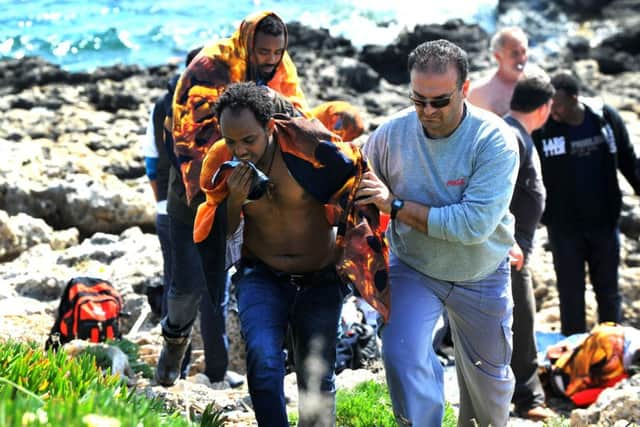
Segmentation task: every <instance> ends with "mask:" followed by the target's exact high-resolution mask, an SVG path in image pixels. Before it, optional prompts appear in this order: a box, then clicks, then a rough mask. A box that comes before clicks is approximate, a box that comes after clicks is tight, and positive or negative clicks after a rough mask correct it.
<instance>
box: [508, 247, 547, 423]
mask: <svg viewBox="0 0 640 427" xmlns="http://www.w3.org/2000/svg"><path fill="white" fill-rule="evenodd" d="M528 259H529V255H528V254H527V255H526V258H525V264H524V266H523V267H522V269H520V271H518V270H516V269H515V268H514V267H511V293H512V295H513V326H512V329H513V353H512V354H511V370H512V371H513V375H514V376H515V378H516V387H515V391H514V393H513V398H512V399H511V401H512V402H513V403H514V405H515V409H516V412H524V411H528V410H529V409H531V408H534V407H536V406H540V405H541V404H543V403H544V390H543V389H542V384H541V383H540V378H539V377H538V359H537V352H538V350H537V348H536V338H535V327H534V319H535V313H536V302H535V297H534V294H533V283H532V281H531V273H530V271H529V267H528Z"/></svg>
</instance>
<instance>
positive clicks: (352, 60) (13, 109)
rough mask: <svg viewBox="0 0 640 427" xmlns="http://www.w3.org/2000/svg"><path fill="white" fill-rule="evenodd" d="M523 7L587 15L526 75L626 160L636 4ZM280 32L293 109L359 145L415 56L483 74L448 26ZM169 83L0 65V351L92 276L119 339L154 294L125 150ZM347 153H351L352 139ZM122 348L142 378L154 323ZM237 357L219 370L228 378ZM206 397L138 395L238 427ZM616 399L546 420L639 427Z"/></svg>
mask: <svg viewBox="0 0 640 427" xmlns="http://www.w3.org/2000/svg"><path fill="white" fill-rule="evenodd" d="M534 3H535V4H536V7H540V8H546V9H543V10H544V11H545V13H549V14H551V15H553V14H554V13H556V14H557V13H560V11H563V10H564V11H565V12H566V11H567V10H575V6H576V5H578V4H583V3H584V4H587V3H589V4H590V6H588V7H587V6H584V7H583V8H582V9H580V10H583V11H584V14H585V16H577V15H569V18H570V19H572V20H575V21H574V22H576V25H578V23H579V22H581V25H582V27H583V28H584V30H583V31H582V32H578V33H576V35H572V36H570V37H567V39H566V43H565V44H564V45H562V46H560V48H559V49H558V50H557V51H556V52H555V53H554V54H553V55H550V56H549V57H548V58H545V59H544V61H541V62H542V65H543V66H544V67H545V68H547V70H548V71H553V70H555V69H558V68H561V67H568V68H572V69H573V70H574V71H575V72H576V73H577V74H578V75H579V76H580V78H581V79H582V81H583V83H584V85H585V89H586V91H587V92H592V93H594V94H596V93H597V94H599V95H601V96H602V97H603V98H604V100H605V102H607V103H609V104H611V105H612V106H614V107H616V108H618V109H619V110H620V112H621V114H622V116H623V118H624V120H625V121H626V123H627V126H628V130H629V133H630V135H631V139H632V142H634V143H635V146H636V152H637V153H640V120H639V115H640V31H639V30H638V28H640V25H638V24H639V23H640V18H639V17H640V14H638V12H639V11H640V6H638V2H636V1H631V0H628V1H625V0H616V1H613V2H610V3H609V4H608V5H607V6H606V7H604V8H603V9H601V8H598V7H596V6H595V4H596V3H597V4H599V3H602V2H596V1H593V2H588V1H586V0H582V1H581V0H573V1H570V0H566V1H562V2H557V3H554V2H544V1H538V2H534ZM591 3H593V4H594V5H591ZM591 6H593V7H591ZM518 7H521V3H519V2H516V1H502V2H501V13H502V15H501V19H502V21H499V22H505V19H506V18H507V17H508V16H510V15H509V14H510V13H511V14H512V13H513V10H514V9H517V8H518ZM563 7H564V8H567V9H562V8H563ZM550 19H551V18H550ZM584 19H586V20H585V21H578V20H584ZM507 23H508V22H507ZM600 28H606V29H607V31H609V33H610V35H609V36H607V37H605V38H602V39H601V40H598V41H597V43H594V41H593V40H597V37H595V36H593V35H595V34H598V29H600ZM525 30H527V31H529V32H530V33H531V39H532V41H534V42H535V41H536V40H541V39H542V38H543V34H544V26H543V25H541V24H536V23H535V22H534V23H530V27H526V28H525ZM289 31H290V47H289V50H290V53H291V55H292V57H293V60H294V62H295V63H296V64H297V66H298V72H299V74H300V77H301V81H302V85H303V89H304V91H305V93H306V95H307V97H308V101H309V103H310V104H311V105H316V104H317V103H319V102H322V101H327V100H337V99H340V100H346V101H349V102H351V103H353V104H355V105H356V106H358V107H359V108H360V110H361V111H362V113H363V116H364V118H365V121H366V123H367V125H368V131H367V133H369V132H370V131H372V130H373V129H375V128H376V127H377V126H378V125H379V124H380V123H381V121H383V120H384V119H385V117H386V116H387V115H389V114H390V113H392V112H394V111H396V110H398V109H401V108H404V107H406V106H407V105H409V102H408V99H407V94H408V84H407V83H408V75H407V73H406V71H405V64H406V57H407V54H408V52H409V51H410V50H411V49H413V47H415V46H416V45H417V44H419V43H420V42H422V41H425V40H429V39H435V38H448V39H450V40H452V41H454V42H456V43H459V44H460V45H461V46H462V47H463V48H465V49H466V50H467V51H468V52H469V54H470V59H471V71H472V74H471V77H472V78H477V77H478V76H479V75H481V74H482V73H484V72H486V71H487V69H488V68H489V67H490V66H491V65H492V64H491V59H490V55H489V53H488V50H487V46H488V39H489V35H488V34H486V32H485V31H484V30H482V29H481V28H480V27H478V26H477V25H469V24H465V23H463V22H461V21H455V20H454V21H450V22H447V23H444V24H442V25H425V26H418V27H416V28H415V29H414V30H413V31H410V32H407V33H404V34H401V35H399V37H398V39H397V41H396V42H395V43H393V44H391V45H388V46H364V47H363V48H356V47H354V46H353V45H352V44H351V42H350V41H349V40H346V39H343V38H339V37H331V36H330V35H329V33H328V31H326V30H313V29H309V28H305V27H303V26H301V25H299V24H297V23H291V24H290V25H289ZM536 31H538V32H536ZM591 36H593V37H591ZM177 71H178V69H177V68H176V66H173V65H162V66H158V67H151V68H146V69H143V68H140V67H138V66H123V65H116V66H112V67H108V68H100V69H97V70H95V71H94V72H91V73H69V72H67V71H64V70H62V69H61V68H60V67H58V66H57V65H54V64H51V63H47V62H45V61H43V60H41V59H39V58H23V59H20V60H7V61H2V62H0V159H3V161H2V162H1V163H0V283H1V286H0V339H7V338H14V339H20V340H27V339H31V340H35V341H37V342H41V343H44V340H45V336H46V334H47V333H48V331H49V328H50V327H51V325H52V323H53V316H54V312H55V310H56V308H57V305H58V298H59V296H60V294H61V291H62V289H63V287H64V285H65V284H66V282H67V281H68V280H69V279H70V278H71V277H74V276H78V275H94V276H98V277H103V278H106V279H108V280H110V281H111V282H112V283H114V284H115V285H116V286H117V287H118V289H119V290H120V292H121V293H122V295H123V297H124V300H125V311H127V312H129V313H131V317H129V318H128V319H125V323H126V325H125V331H127V330H128V329H129V328H130V327H131V325H132V324H133V322H134V321H135V320H136V319H137V318H138V317H140V314H141V313H142V312H143V311H144V310H145V307H146V306H147V303H146V297H145V296H144V290H145V288H146V287H147V286H155V285H158V284H159V283H161V275H162V258H161V253H160V247H159V243H158V240H157V237H156V236H155V235H154V234H153V232H154V221H155V203H154V202H153V196H152V193H151V189H150V188H149V186H148V182H147V178H146V176H145V175H144V162H143V158H142V155H141V142H140V140H141V137H142V135H143V134H144V131H145V128H146V125H147V120H148V117H149V113H148V111H149V108H150V106H151V105H152V103H153V101H154V100H155V99H156V98H157V97H158V96H160V95H161V94H163V93H164V90H165V89H164V88H165V85H166V82H167V80H168V79H169V78H170V77H171V76H172V75H174V74H175V73H176V72H177ZM361 138H362V141H364V140H366V135H365V136H363V137H361ZM621 182H623V183H624V186H623V192H624V200H623V214H622V220H621V224H620V227H621V230H622V242H621V243H622V265H621V270H620V276H621V278H620V287H621V290H622V294H623V302H622V306H623V312H624V316H625V323H626V324H628V325H632V326H635V327H637V328H640V286H639V285H640V244H639V238H640V203H639V199H638V197H636V196H634V195H633V193H632V191H631V189H630V188H629V187H628V185H626V182H625V181H624V178H621ZM538 236H539V244H538V248H537V250H536V252H535V254H534V256H533V259H532V261H533V263H532V269H533V272H534V281H535V294H536V301H537V306H538V309H539V311H538V313H537V322H538V324H537V326H538V329H540V330H545V331H553V330H557V329H558V326H559V318H558V316H559V312H558V298H557V291H556V289H555V275H554V272H553V264H552V260H551V254H550V252H549V251H548V248H547V239H546V230H545V229H544V228H540V230H539V233H538ZM587 301H588V308H589V313H588V318H589V321H590V322H591V324H593V322H594V321H595V320H596V318H597V314H596V310H595V308H596V303H595V297H594V295H593V292H591V291H588V293H587ZM232 317H233V316H232ZM130 338H131V339H132V340H134V341H136V342H138V343H140V344H141V345H142V352H143V356H144V357H145V358H146V360H148V361H149V363H150V364H155V359H156V358H157V355H158V352H159V348H160V343H161V338H160V330H159V327H158V325H157V319H153V318H147V320H146V321H145V322H144V323H143V325H142V327H141V328H140V330H139V331H138V332H137V333H135V334H134V335H132V336H131V337H130ZM237 356H238V357H239V355H237ZM232 357H233V355H232ZM238 357H235V358H234V359H233V360H232V366H233V367H234V368H236V369H237V370H240V371H241V370H242V362H241V361H240V360H239V359H238ZM201 369H202V357H200V358H198V360H197V361H196V363H195V364H194V369H193V372H194V374H195V373H197V372H198V371H199V370H201ZM374 371H376V372H373V371H358V372H355V373H354V372H348V373H345V374H341V375H340V376H339V377H338V379H339V384H340V386H341V387H348V386H349V384H353V383H355V382H358V381H361V380H363V379H368V378H370V377H377V378H382V377H383V376H382V375H383V374H382V373H381V371H380V370H379V369H378V370H374ZM207 382H208V381H207V380H206V378H203V377H202V376H197V375H194V377H192V378H191V379H190V381H188V382H181V383H179V385H177V386H175V387H173V388H171V389H163V388H161V387H157V386H154V385H152V384H145V382H144V381H141V384H140V386H141V387H146V390H147V392H148V393H150V394H153V395H160V396H163V397H164V398H166V399H167V400H169V401H172V402H174V403H175V404H176V405H178V406H184V403H183V402H182V399H183V398H184V394H185V392H184V391H183V389H184V388H186V389H188V390H189V393H188V394H189V396H190V397H189V400H190V402H191V404H192V405H194V406H195V407H196V408H203V407H204V405H206V403H208V402H210V401H214V402H215V403H216V405H217V406H219V407H220V408H225V410H226V411H227V413H228V416H229V419H230V420H232V421H233V420H235V423H236V424H235V425H251V424H250V421H249V420H251V418H252V417H251V412H250V409H249V404H248V393H247V390H246V387H245V388H241V389H239V390H233V391H232V390H226V389H222V390H215V389H216V388H223V386H224V384H221V385H213V386H212V385H211V384H207ZM288 382H289V385H288V388H287V393H288V395H291V396H295V384H294V383H293V380H292V379H291V380H290V381H289V380H288ZM618 389H619V390H618V391H619V393H618V394H616V393H615V392H616V390H611V392H610V393H609V392H608V394H607V395H605V396H603V398H602V399H601V400H603V399H605V400H606V399H608V400H607V401H606V402H598V404H597V405H594V406H593V408H590V410H589V411H590V412H589V411H573V412H572V413H571V412H570V410H571V409H572V408H570V407H567V406H566V405H565V406H563V407H562V408H561V409H562V411H563V413H564V414H565V415H566V416H571V419H572V422H573V421H575V425H588V424H590V423H591V424H597V425H613V424H614V422H615V421H618V420H627V421H635V422H636V423H637V422H639V421H640V408H638V407H637V404H636V405H635V406H633V405H628V404H627V403H628V402H630V401H633V399H634V393H635V401H636V402H637V401H638V400H640V399H638V395H640V377H637V376H636V377H635V378H632V379H631V380H629V381H627V382H625V383H624V384H622V385H621V386H619V387H618ZM625 396H626V397H625ZM629 396H630V397H629ZM451 399H455V396H453V397H451ZM629 399H630V400H629ZM292 401H293V402H295V397H294V398H293V399H292ZM607 402H608V403H607ZM454 403H455V402H454ZM561 406H562V405H561ZM616 408H618V410H616ZM630 408H631V412H629V410H630ZM633 408H635V409H633ZM616 411H617V412H616ZM634 411H635V412H634ZM520 423H524V421H522V420H516V419H514V420H513V424H514V425H521V424H520ZM625 425H626V424H625Z"/></svg>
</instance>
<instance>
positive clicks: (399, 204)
mask: <svg viewBox="0 0 640 427" xmlns="http://www.w3.org/2000/svg"><path fill="white" fill-rule="evenodd" d="M403 207H404V200H402V199H393V201H392V202H391V215H390V217H391V219H396V216H397V215H398V212H399V211H400V209H402V208H403Z"/></svg>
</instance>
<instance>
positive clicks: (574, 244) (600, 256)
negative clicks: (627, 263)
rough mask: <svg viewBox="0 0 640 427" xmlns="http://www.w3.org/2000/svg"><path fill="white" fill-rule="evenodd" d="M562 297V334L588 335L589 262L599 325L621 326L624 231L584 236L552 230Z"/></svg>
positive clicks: (615, 229) (610, 229)
mask: <svg viewBox="0 0 640 427" xmlns="http://www.w3.org/2000/svg"><path fill="white" fill-rule="evenodd" d="M548 231H549V242H550V243H551V251H552V253H553V266H554V268H555V271H556V279H557V286H558V293H559V296H560V322H561V324H562V334H563V335H571V334H576V333H581V332H586V331H587V327H586V321H585V299H584V292H585V269H584V267H585V262H586V264H587V266H588V267H589V278H590V279H591V285H592V286H593V290H594V292H595V294H596V301H597V302H598V321H599V322H605V321H611V322H620V320H621V309H620V301H621V297H620V292H619V290H618V264H619V262H620V237H619V233H620V230H619V229H618V227H606V228H602V229H598V230H592V231H583V232H567V231H564V230H561V229H558V228H556V227H549V228H548Z"/></svg>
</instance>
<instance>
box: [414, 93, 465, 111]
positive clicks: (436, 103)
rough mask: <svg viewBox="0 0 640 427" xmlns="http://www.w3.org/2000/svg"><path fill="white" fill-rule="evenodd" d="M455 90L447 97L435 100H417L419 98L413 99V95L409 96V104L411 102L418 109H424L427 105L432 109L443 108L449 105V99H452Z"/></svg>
mask: <svg viewBox="0 0 640 427" xmlns="http://www.w3.org/2000/svg"><path fill="white" fill-rule="evenodd" d="M456 90H457V89H454V90H453V92H451V93H450V94H449V95H447V96H445V97H443V98H436V99H419V98H415V97H414V96H413V95H409V99H410V100H411V102H413V104H414V105H415V106H416V107H418V108H424V107H426V106H427V104H429V105H431V106H432V107H433V108H438V109H440V108H444V107H446V106H447V105H449V104H450V103H451V98H452V97H453V94H454V93H455V92H456Z"/></svg>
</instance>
